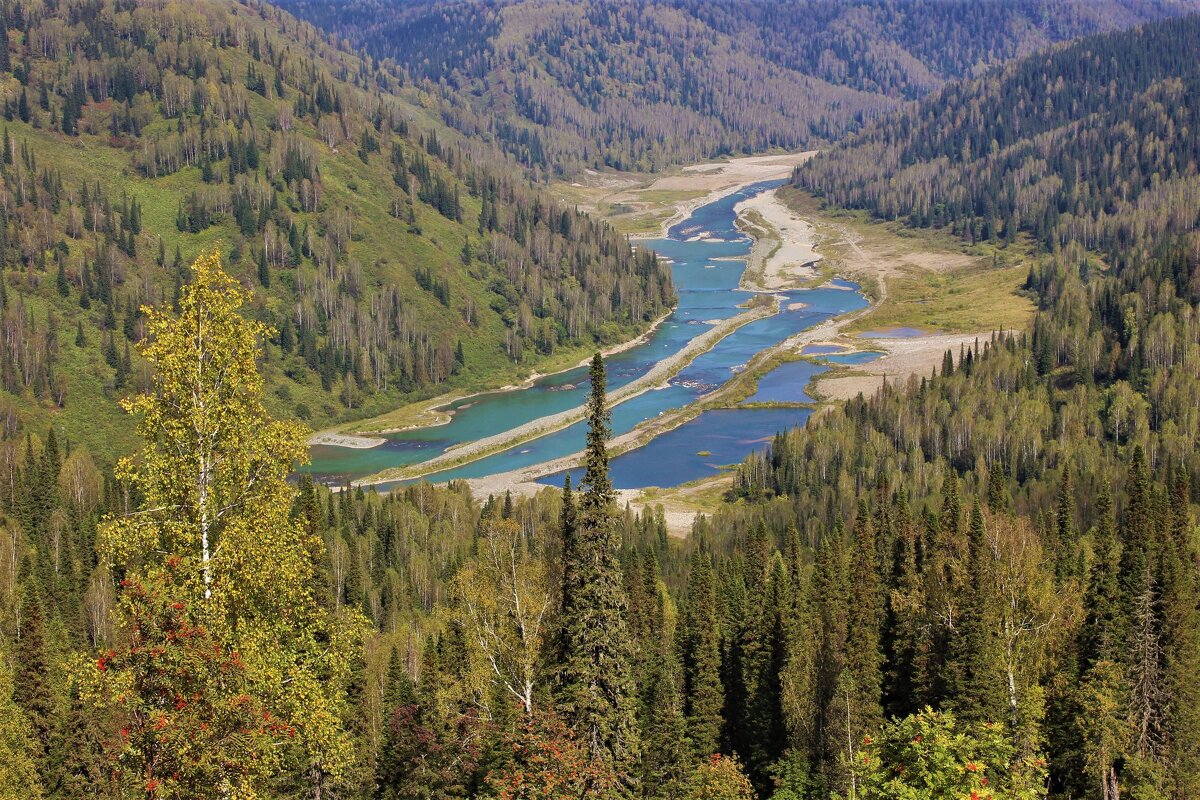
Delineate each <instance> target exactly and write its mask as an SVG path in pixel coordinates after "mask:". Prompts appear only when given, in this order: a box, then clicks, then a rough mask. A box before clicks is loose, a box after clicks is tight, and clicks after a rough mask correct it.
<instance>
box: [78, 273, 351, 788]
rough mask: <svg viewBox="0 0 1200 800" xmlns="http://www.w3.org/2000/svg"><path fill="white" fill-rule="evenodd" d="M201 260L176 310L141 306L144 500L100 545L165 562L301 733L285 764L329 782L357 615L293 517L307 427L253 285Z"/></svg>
mask: <svg viewBox="0 0 1200 800" xmlns="http://www.w3.org/2000/svg"><path fill="white" fill-rule="evenodd" d="M193 271H194V277H193V280H192V282H191V283H190V284H189V285H188V286H187V287H185V289H184V291H183V293H182V297H181V299H180V303H179V314H178V316H172V315H169V314H166V313H164V312H161V311H158V310H155V309H149V308H147V309H143V310H144V313H145V314H146V315H147V318H148V324H147V337H146V340H145V342H143V343H142V344H141V345H139V347H138V351H139V352H140V354H141V355H142V356H143V357H144V358H145V359H146V360H147V361H149V362H150V364H151V365H152V366H153V367H154V381H153V387H152V390H151V391H150V392H148V393H146V394H143V395H139V396H137V397H134V398H131V399H129V400H126V401H124V403H123V405H124V407H125V409H126V410H127V411H129V412H130V413H133V414H137V415H139V416H140V417H141V422H140V426H139V429H140V432H141V434H142V436H143V438H144V440H145V442H146V447H145V449H144V450H143V452H142V453H141V455H140V457H139V458H137V459H136V460H135V459H128V458H127V459H123V460H122V461H121V462H120V463H119V465H118V476H119V477H120V478H121V479H122V480H125V481H127V482H129V483H130V484H131V485H133V486H136V487H137V489H138V490H139V492H140V497H141V499H142V502H141V508H139V509H137V510H135V511H133V512H132V513H130V514H128V515H125V516H121V517H116V518H112V519H109V520H106V521H105V523H104V524H103V526H102V529H101V543H102V546H103V547H104V549H105V551H106V553H107V554H108V555H109V556H110V558H111V559H112V561H113V562H114V563H115V564H117V565H119V566H122V567H124V568H125V569H126V570H127V571H130V572H136V571H141V570H144V569H146V568H151V567H154V566H155V565H159V564H163V563H167V564H169V565H170V568H171V571H172V573H173V574H175V575H177V576H180V581H179V584H178V591H179V592H180V593H181V594H182V595H183V597H181V598H180V599H181V600H186V601H187V603H188V607H189V609H196V612H195V613H196V615H197V619H198V621H199V622H201V623H202V624H204V625H205V626H207V628H208V630H209V631H210V632H211V634H212V635H213V636H214V638H216V639H217V640H219V641H222V642H224V643H225V645H226V646H227V647H230V648H232V649H233V650H234V651H236V652H237V653H238V656H239V658H240V660H241V662H242V663H243V664H244V665H245V669H246V672H247V675H248V679H249V681H250V682H251V685H252V686H253V687H254V688H255V694H256V697H255V699H256V700H257V701H258V702H260V703H262V705H263V707H264V708H266V709H269V710H270V711H271V713H272V714H275V715H277V716H279V717H281V718H283V719H286V720H288V721H289V722H290V723H291V724H292V725H293V726H295V728H296V730H297V731H299V734H300V735H299V736H297V737H296V740H297V742H298V744H292V743H291V742H289V743H288V747H289V748H291V755H290V757H289V760H290V761H291V762H292V763H290V764H289V765H288V769H289V771H294V772H299V773H302V774H304V775H305V776H307V777H306V780H307V781H309V782H311V783H313V784H320V785H325V784H329V783H333V782H336V779H337V776H338V775H339V774H340V773H341V772H342V771H343V770H344V768H345V766H346V764H347V761H348V759H349V757H350V756H349V754H350V752H351V748H350V746H349V742H348V740H347V738H346V735H345V733H344V732H343V731H342V728H341V724H340V714H341V711H342V703H344V692H343V690H342V687H344V685H345V679H346V674H345V670H346V667H345V665H346V664H348V663H349V662H350V661H351V659H350V658H349V657H348V655H349V653H350V652H351V649H352V648H354V647H357V646H359V645H358V637H359V634H360V631H361V625H360V624H359V621H358V620H357V619H356V618H355V617H353V616H351V615H349V614H342V615H339V616H337V617H335V616H333V615H332V614H331V613H330V612H327V611H326V610H324V609H322V608H320V607H319V605H318V604H317V603H316V602H315V599H314V597H313V593H312V589H311V587H312V583H313V580H312V579H313V571H314V565H313V564H312V561H311V558H310V556H309V553H311V552H312V549H311V548H310V547H309V542H308V541H307V538H306V537H307V536H308V535H309V534H307V533H306V532H305V531H304V530H303V529H302V527H301V526H300V525H299V524H298V523H297V522H296V521H295V520H293V519H292V518H291V516H290V510H291V506H292V502H293V500H294V497H295V490H294V489H293V488H292V487H291V486H289V485H288V484H287V482H286V477H287V475H288V473H289V472H290V471H291V470H292V469H293V467H294V465H295V464H296V463H298V462H300V463H302V462H304V461H306V460H307V457H308V449H307V446H306V444H305V439H306V437H307V433H308V432H307V430H306V429H305V428H304V427H303V426H302V425H299V424H297V423H294V422H287V421H280V420H274V419H271V418H270V416H269V415H268V413H267V411H266V409H265V407H264V406H263V403H262V394H263V382H262V378H261V377H260V376H259V374H258V371H257V369H256V365H255V359H256V357H257V355H258V351H259V342H260V341H261V340H262V338H263V337H265V336H266V335H268V334H269V330H268V329H267V327H266V326H265V325H263V324H262V323H259V322H255V321H252V320H248V319H245V318H244V317H242V316H241V315H240V314H239V313H238V310H239V308H240V307H241V306H242V305H243V304H244V303H245V301H246V299H247V292H246V291H245V290H244V289H243V288H242V287H241V286H240V285H239V284H238V283H237V281H236V280H234V279H233V278H232V277H230V276H229V275H228V274H226V273H225V272H224V271H223V269H222V268H221V259H220V254H219V252H211V253H208V254H205V255H202V256H200V258H198V259H197V260H196V262H195V263H194V264H193ZM320 546H323V545H320ZM281 744H282V743H281Z"/></svg>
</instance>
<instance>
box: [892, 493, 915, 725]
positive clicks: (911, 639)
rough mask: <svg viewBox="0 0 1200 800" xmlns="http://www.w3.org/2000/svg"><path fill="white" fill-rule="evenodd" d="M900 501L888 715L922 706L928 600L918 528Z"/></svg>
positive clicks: (894, 558)
mask: <svg viewBox="0 0 1200 800" xmlns="http://www.w3.org/2000/svg"><path fill="white" fill-rule="evenodd" d="M896 505H897V508H896V512H895V515H894V516H895V527H896V536H895V542H894V545H893V555H892V569H891V578H890V584H891V585H890V589H889V591H888V594H887V598H886V613H885V618H884V626H885V633H884V643H885V647H886V648H887V653H888V657H887V659H886V663H887V674H886V676H885V693H884V695H885V698H886V700H885V705H886V709H887V713H888V715H889V716H894V717H904V716H907V715H909V714H912V713H914V712H916V711H917V710H918V709H919V706H918V704H917V677H918V675H917V670H918V646H919V642H920V637H921V630H922V629H923V627H924V614H923V611H924V601H923V595H922V586H921V575H920V573H919V572H918V567H917V539H916V535H915V528H914V527H913V522H912V518H911V516H910V515H909V511H908V501H907V500H906V499H905V496H904V494H903V493H901V494H899V495H898V496H897V499H896Z"/></svg>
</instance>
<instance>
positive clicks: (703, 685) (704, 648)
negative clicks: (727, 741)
mask: <svg viewBox="0 0 1200 800" xmlns="http://www.w3.org/2000/svg"><path fill="white" fill-rule="evenodd" d="M683 659H684V660H683V668H684V713H685V716H686V717H687V730H688V738H689V739H690V740H691V744H692V751H693V753H694V754H695V756H696V757H697V758H707V757H708V756H710V755H712V754H713V753H715V752H717V748H718V747H719V744H720V736H721V722H722V716H721V714H722V709H723V707H724V704H725V690H724V687H723V686H722V685H721V639H720V631H719V630H718V628H717V595H716V582H715V575H714V573H713V568H712V560H711V559H710V558H709V556H708V554H707V553H705V552H702V551H700V550H697V551H696V553H695V554H693V556H692V564H691V570H690V571H689V572H688V597H687V610H686V615H685V618H684V643H683Z"/></svg>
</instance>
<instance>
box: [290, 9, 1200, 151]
mask: <svg viewBox="0 0 1200 800" xmlns="http://www.w3.org/2000/svg"><path fill="white" fill-rule="evenodd" d="M282 4H283V5H285V6H286V7H288V8H289V9H292V10H294V11H295V12H296V13H297V14H299V15H301V16H303V17H306V18H308V19H310V20H312V21H314V22H316V23H318V24H319V25H321V26H323V27H325V28H327V29H329V30H331V31H333V32H335V33H336V34H337V36H339V37H344V38H345V39H347V40H349V41H350V42H352V43H353V44H355V45H358V46H361V47H363V48H365V49H366V50H367V51H368V52H370V53H371V54H372V55H374V56H376V57H378V58H384V59H392V60H394V61H395V63H396V65H397V66H398V67H399V69H400V70H401V71H402V72H403V74H404V75H406V76H407V78H408V79H409V80H410V81H412V82H414V83H415V84H416V85H417V86H420V87H422V88H423V89H426V90H429V91H431V92H432V93H433V94H435V95H436V96H438V97H439V98H440V100H441V109H440V110H441V113H442V116H443V117H444V119H445V120H446V122H448V123H449V124H450V125H452V126H453V127H455V128H457V129H459V130H460V131H463V132H465V133H467V134H469V135H473V136H474V135H480V136H484V137H488V138H490V139H493V140H495V141H497V142H499V143H500V144H501V146H503V147H504V148H505V149H506V150H508V151H509V152H511V153H513V154H515V155H516V156H517V157H518V158H519V159H520V160H521V161H522V162H524V163H525V164H527V165H529V166H532V167H535V168H538V169H545V170H549V171H552V172H555V173H560V174H569V173H572V172H576V171H578V170H579V169H581V168H585V167H597V166H611V167H616V168H621V169H633V168H637V169H648V168H654V167H661V166H663V165H664V164H667V163H672V162H681V161H689V160H696V159H700V158H706V157H712V156H719V155H723V154H726V153H733V152H739V153H740V152H753V151H761V150H766V149H769V148H773V147H783V148H798V147H804V146H809V145H813V144H817V143H824V142H828V141H830V140H832V139H835V138H838V137H840V136H842V135H843V134H845V133H846V132H848V131H851V130H855V129H857V128H858V127H860V126H861V125H862V124H863V123H864V121H867V120H870V119H872V118H875V117H878V116H880V115H881V114H883V113H884V112H887V111H891V110H894V109H896V108H897V107H898V106H899V105H901V104H902V103H903V101H905V100H911V99H914V98H918V97H922V96H924V95H925V94H927V93H929V92H930V91H933V90H935V89H937V88H939V87H940V86H942V85H943V84H944V83H945V82H946V81H948V80H954V79H959V78H963V77H972V76H976V75H978V74H980V73H982V72H983V71H984V70H985V69H986V68H987V67H989V66H991V65H995V64H998V63H1001V62H1005V61H1008V60H1010V59H1012V58H1014V57H1018V56H1022V55H1026V54H1028V53H1031V52H1033V51H1035V50H1039V49H1042V48H1044V47H1046V46H1048V45H1050V44H1052V43H1055V42H1059V41H1062V40H1065V39H1071V38H1074V37H1078V36H1083V35H1087V34H1092V33H1097V32H1103V31H1108V30H1113V29H1119V28H1125V27H1129V26H1131V25H1134V24H1137V23H1139V22H1143V21H1146V20H1152V19H1158V18H1161V17H1163V16H1169V15H1175V14H1180V13H1184V12H1186V11H1187V10H1189V9H1197V8H1200V4H1198V3H1197V2H1196V1H1195V0H1101V1H1100V2H1091V1H1090V0H1016V1H1015V2H1011V1H1009V0H984V1H983V2H975V1H974V0H972V1H970V2H968V1H967V0H951V2H942V1H941V0H938V1H937V2H932V1H929V0H921V1H918V2H901V1H900V0H845V1H844V2H843V1H840V0H801V1H800V2H793V3H776V2H769V1H768V0H727V1H726V2H715V3H705V2H697V0H651V1H650V2H645V3H613V2H605V0H585V2H577V3H572V2H560V1H559V0H513V2H482V1H476V0H468V1H467V2H461V1H459V2H449V3H443V2H429V1H427V0H282Z"/></svg>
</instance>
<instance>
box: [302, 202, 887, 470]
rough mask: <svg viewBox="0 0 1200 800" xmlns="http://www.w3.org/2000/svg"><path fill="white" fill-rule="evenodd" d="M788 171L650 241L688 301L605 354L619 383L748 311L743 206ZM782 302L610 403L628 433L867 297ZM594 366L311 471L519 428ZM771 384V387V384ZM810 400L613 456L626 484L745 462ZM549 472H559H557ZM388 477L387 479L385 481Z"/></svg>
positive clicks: (519, 448)
mask: <svg viewBox="0 0 1200 800" xmlns="http://www.w3.org/2000/svg"><path fill="white" fill-rule="evenodd" d="M780 183H781V181H769V182H763V183H755V184H751V185H748V186H745V187H743V188H742V189H740V190H738V191H737V192H734V193H733V194H731V195H728V196H726V197H724V198H721V199H720V200H717V201H715V202H712V203H709V204H708V205H705V206H702V207H700V208H698V209H697V210H696V211H694V212H693V213H692V215H691V216H690V217H688V218H687V219H685V220H684V221H682V222H680V223H679V224H677V225H675V226H674V227H672V228H671V229H670V231H668V237H667V238H665V239H654V240H649V241H644V242H643V243H642V244H644V245H646V246H648V247H650V248H652V249H653V250H655V251H656V252H657V253H658V254H659V255H660V256H662V257H663V258H665V259H668V260H669V261H670V263H671V267H672V272H673V277H674V281H675V289H676V292H677V294H678V295H679V305H678V306H677V307H676V309H675V310H674V312H673V313H672V314H671V315H670V316H669V317H668V318H667V319H666V320H665V321H664V322H663V324H662V325H660V326H659V327H658V328H657V329H656V330H655V332H654V333H653V334H652V335H651V336H650V338H649V339H648V340H647V341H645V342H644V343H642V344H639V345H637V346H636V347H633V348H630V349H629V350H626V351H624V352H622V353H618V354H616V355H613V356H611V357H609V358H608V359H606V364H607V368H608V384H609V386H608V388H609V390H610V391H611V390H613V389H617V388H620V387H621V386H624V385H626V384H628V383H629V382H631V381H634V380H636V379H637V378H639V377H640V376H642V375H644V374H645V373H646V372H648V371H649V370H650V369H651V367H653V366H654V365H655V364H656V363H657V362H658V361H659V360H660V359H662V358H665V357H667V356H669V355H671V354H673V353H676V352H678V351H679V350H681V349H682V348H683V347H684V346H685V345H686V344H687V343H688V342H689V341H691V340H692V339H693V338H695V337H696V336H698V335H700V334H701V333H703V332H704V331H706V330H708V329H709V328H711V327H712V326H713V325H715V324H716V323H718V322H720V321H721V320H724V319H727V318H729V317H733V316H735V315H737V314H739V313H741V312H742V311H744V310H745V309H744V307H743V306H744V304H745V303H746V301H747V300H748V299H750V297H751V295H752V293H751V292H748V291H745V290H743V289H740V288H739V283H740V281H741V276H742V272H743V271H744V269H745V258H746V256H747V255H748V254H749V252H750V248H751V245H752V244H753V242H752V240H751V239H750V238H749V237H747V236H746V235H745V234H743V233H742V232H741V231H739V230H738V229H737V227H736V225H735V224H734V223H735V220H736V212H735V210H734V207H735V206H736V205H737V204H738V203H740V202H742V201H743V200H745V199H747V198H749V197H753V196H754V195H756V194H759V193H760V192H764V191H769V190H770V189H772V188H774V187H776V186H778V185H780ZM781 294H783V295H784V298H783V300H782V306H781V307H782V309H783V310H782V311H780V312H779V313H777V314H775V315H773V316H770V317H766V318H763V319H759V320H756V321H754V322H750V323H748V324H746V325H743V326H742V327H740V328H738V329H737V330H735V331H734V332H733V333H731V334H729V335H728V336H726V337H725V338H724V339H722V340H721V341H719V342H718V343H717V344H716V345H715V346H714V347H713V348H712V349H711V350H709V351H708V352H706V353H704V354H702V355H700V356H699V357H697V358H696V359H695V360H694V361H693V362H692V363H691V364H689V365H688V366H687V367H685V368H684V369H683V370H681V371H680V372H679V373H678V374H677V375H675V377H673V378H672V379H671V380H670V381H669V382H668V383H667V384H666V385H665V386H663V387H661V388H657V389H653V390H651V391H647V392H643V393H642V394H639V395H637V396H635V397H633V398H630V399H628V400H626V401H624V402H622V403H620V404H618V405H617V406H615V407H614V408H613V409H612V416H613V426H612V427H613V432H614V435H619V434H621V433H625V432H626V431H629V430H631V429H632V428H633V427H634V426H636V425H638V424H639V423H641V422H643V421H645V420H649V419H652V418H654V417H656V416H658V415H659V414H662V413H663V412H665V411H668V410H670V409H675V408H681V407H683V406H686V405H688V404H690V403H692V402H694V401H695V400H697V399H698V398H699V397H701V396H702V395H704V394H707V393H708V392H710V391H712V390H713V389H716V388H717V387H719V386H720V385H721V384H723V383H724V382H726V381H727V380H729V378H731V377H732V376H733V375H734V374H735V373H736V372H737V371H739V370H740V369H741V368H742V367H743V366H744V365H745V364H746V362H747V361H749V360H750V359H751V358H752V357H753V356H754V355H755V354H756V353H758V352H760V351H762V350H765V349H768V348H770V347H773V346H775V345H777V344H779V343H780V342H782V341H783V340H785V339H787V338H788V337H790V336H792V335H793V334H795V333H798V332H800V331H802V330H804V329H806V328H809V327H811V326H813V325H816V324H819V323H821V322H823V321H825V320H827V319H829V318H831V317H833V316H837V315H839V314H844V313H848V312H851V311H855V310H857V309H861V308H863V307H865V306H866V305H867V300H866V298H865V297H864V296H863V295H862V294H860V293H859V292H858V291H857V287H856V286H854V285H853V284H850V283H846V282H844V281H834V282H831V283H830V284H827V285H825V286H823V287H820V288H816V289H794V290H787V291H785V292H782V293H781ZM822 369H824V367H822V366H821V365H819V364H816V363H813V362H807V361H805V362H792V363H790V364H784V365H782V366H781V367H779V368H777V370H776V371H774V372H772V373H768V374H767V375H765V376H763V379H762V382H761V384H760V389H759V393H760V394H759V396H755V397H751V398H749V399H748V400H747V402H773V403H780V402H784V403H804V402H811V400H810V398H808V397H807V396H806V395H805V394H804V386H805V385H806V384H807V382H808V379H810V378H811V377H812V376H813V375H815V374H816V373H818V372H820V371H821V370H822ZM589 388H590V387H589V382H588V379H587V369H586V367H579V368H576V369H572V370H568V371H566V372H561V373H557V374H555V375H550V376H546V377H543V378H539V379H538V380H537V381H535V382H534V383H533V384H532V385H531V386H529V387H526V388H522V389H514V390H509V391H501V392H490V393H486V394H481V395H475V396H473V397H470V398H466V399H464V400H460V401H456V402H454V403H451V404H449V405H447V406H446V407H445V410H447V411H450V412H452V416H451V419H450V422H448V423H446V424H444V425H437V426H432V427H427V428H420V429H415V430H409V431H403V432H400V433H396V434H391V435H389V436H387V437H386V439H387V441H386V442H385V443H384V444H382V445H380V446H378V447H375V448H371V449H366V450H364V449H349V448H341V447H333V446H329V445H316V446H313V448H312V464H311V466H310V467H309V471H310V472H311V473H312V474H313V476H314V478H316V479H318V480H321V481H322V482H325V483H330V484H344V483H346V482H347V481H352V480H357V479H361V478H364V477H366V476H369V475H373V474H375V473H378V472H379V471H381V470H384V469H388V468H393V467H405V466H412V465H419V464H420V463H422V462H424V461H427V460H429V459H431V458H434V457H435V456H438V455H441V454H442V453H444V452H445V451H446V450H448V449H450V448H452V447H454V446H455V445H458V444H461V443H464V442H468V441H474V440H477V439H482V438H485V437H488V436H492V435H495V434H499V433H503V432H505V431H508V430H511V429H513V428H515V427H517V426H519V425H522V424H524V423H527V422H530V421H532V420H536V419H540V418H542V417H546V416H549V415H552V414H557V413H559V412H562V411H566V410H568V409H572V408H576V407H578V406H580V405H581V404H582V403H583V402H584V400H585V399H586V396H587V392H588V391H589ZM764 392H765V394H764ZM810 413H811V410H810V409H809V408H804V407H796V406H793V407H773V408H763V407H749V408H730V409H714V410H710V411H706V412H704V413H702V414H701V415H700V416H698V417H696V418H695V419H693V420H691V421H690V422H687V423H685V424H684V425H681V426H680V427H678V428H676V429H674V430H672V431H669V432H667V433H665V434H663V435H660V436H658V437H656V438H655V439H653V440H651V441H650V442H649V443H648V444H646V445H645V446H643V447H640V448H638V449H635V450H632V451H630V452H628V453H625V454H623V455H621V456H618V457H617V458H615V459H614V460H613V462H612V476H613V481H614V484H615V485H616V486H617V487H618V488H641V487H645V486H674V485H678V484H680V483H684V482H687V481H691V480H695V479H697V478H702V477H705V476H706V475H710V474H713V473H714V472H716V471H718V470H720V469H721V468H722V467H723V466H725V465H728V464H731V463H734V462H737V461H740V460H741V459H742V458H744V457H745V456H746V455H747V454H748V453H750V452H752V451H753V450H754V449H756V448H758V447H761V446H763V444H764V443H765V442H767V441H769V440H770V438H771V437H772V436H773V435H774V434H775V433H776V432H777V431H780V430H783V429H786V428H790V427H793V426H796V425H799V424H802V423H803V422H804V421H805V420H806V419H807V418H808V415H809V414H810ZM583 440H584V425H583V423H576V424H574V425H571V426H570V427H567V428H564V429H562V430H560V431H557V432H554V433H549V434H546V435H543V436H541V437H539V438H536V439H533V440H532V441H528V442H524V443H522V444H520V445H516V446H514V447H512V448H509V449H507V450H503V451H500V452H498V453H495V454H493V455H490V456H487V457H485V458H481V459H479V460H477V461H473V462H470V463H467V464H464V465H462V466H459V467H455V468H452V469H447V470H443V471H441V472H435V473H432V474H430V475H429V476H427V479H428V480H430V481H434V482H442V481H448V480H453V479H457V478H479V477H485V476H489V475H495V474H499V473H503V472H508V471H511V470H514V469H522V468H526V467H531V466H534V465H536V464H540V463H543V462H546V461H549V460H552V459H555V458H561V457H563V456H567V455H570V454H572V453H575V452H578V451H579V450H581V449H582V447H583ZM546 481H547V482H558V481H561V476H551V477H549V478H547V479H546ZM387 485H393V484H386V485H381V486H380V488H381V489H382V488H385V486H387Z"/></svg>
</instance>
